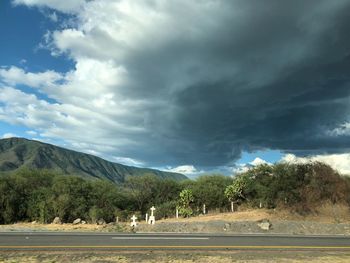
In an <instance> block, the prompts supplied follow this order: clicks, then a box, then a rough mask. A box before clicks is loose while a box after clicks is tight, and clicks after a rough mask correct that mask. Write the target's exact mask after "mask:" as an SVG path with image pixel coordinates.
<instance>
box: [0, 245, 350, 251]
mask: <svg viewBox="0 0 350 263" xmlns="http://www.w3.org/2000/svg"><path fill="white" fill-rule="evenodd" d="M40 248H41V249H49V248H56V249H58V248H106V249H107V248H118V249H135V248H139V249H142V248H143V249H147V248H150V249H157V248H158V249H160V248H169V249H176V248H181V249H335V250H336V249H345V250H348V249H349V250H350V246H334V247H332V246H88V245H86V246H75V245H73V246H0V249H40Z"/></svg>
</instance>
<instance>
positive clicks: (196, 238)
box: [112, 237, 209, 240]
mask: <svg viewBox="0 0 350 263" xmlns="http://www.w3.org/2000/svg"><path fill="white" fill-rule="evenodd" d="M112 239H122V240H124V239H131V240H132V239H144V240H148V239H152V240H158V239H165V240H209V237H112Z"/></svg>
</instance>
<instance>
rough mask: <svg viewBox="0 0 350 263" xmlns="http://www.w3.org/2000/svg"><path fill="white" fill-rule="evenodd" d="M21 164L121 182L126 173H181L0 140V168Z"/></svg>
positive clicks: (15, 167) (18, 140)
mask: <svg viewBox="0 0 350 263" xmlns="http://www.w3.org/2000/svg"><path fill="white" fill-rule="evenodd" d="M21 168H29V169H48V170H54V171H56V172H59V173H62V174H66V175H78V176H82V177H92V178H100V179H108V180H110V181H112V182H115V183H122V182H123V181H124V180H125V178H126V177H127V176H141V175H144V174H153V175H155V176H157V177H160V178H164V179H166V178H169V179H174V180H184V179H187V177H186V176H185V175H183V174H179V173H172V172H165V171H160V170H156V169H151V168H139V167H134V166H128V165H123V164H119V163H114V162H110V161H107V160H105V159H103V158H101V157H98V156H94V155H91V154H87V153H82V152H78V151H75V150H70V149H66V148H63V147H60V146H56V145H53V144H49V143H44V142H40V141H36V140H29V139H26V138H18V137H12V138H7V139H1V140H0V172H6V173H7V172H14V171H16V170H18V169H21Z"/></svg>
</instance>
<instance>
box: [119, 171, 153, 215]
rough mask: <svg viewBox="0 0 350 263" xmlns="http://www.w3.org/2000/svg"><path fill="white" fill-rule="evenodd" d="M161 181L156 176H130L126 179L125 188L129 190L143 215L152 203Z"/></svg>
mask: <svg viewBox="0 0 350 263" xmlns="http://www.w3.org/2000/svg"><path fill="white" fill-rule="evenodd" d="M158 180H159V179H158V178H157V177H156V176H155V175H151V174H146V175H143V176H129V177H127V178H126V181H125V183H124V186H126V187H127V188H128V189H129V194H130V195H131V196H132V198H133V199H134V200H135V201H136V204H137V209H138V210H139V211H141V213H145V212H146V210H147V209H148V207H147V206H149V204H150V202H151V201H152V200H153V197H154V193H155V192H156V189H157V181H158Z"/></svg>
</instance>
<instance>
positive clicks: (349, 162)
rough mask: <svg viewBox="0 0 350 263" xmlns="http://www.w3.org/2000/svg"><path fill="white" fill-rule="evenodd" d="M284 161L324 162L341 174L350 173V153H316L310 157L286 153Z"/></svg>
mask: <svg viewBox="0 0 350 263" xmlns="http://www.w3.org/2000/svg"><path fill="white" fill-rule="evenodd" d="M282 161H283V162H290V163H308V162H317V161H318V162H323V163H326V164H328V165H329V166H331V167H332V168H333V169H335V170H337V171H338V172H339V173H341V174H345V175H350V153H343V154H325V155H314V156H308V157H298V156H295V155H294V154H286V155H285V156H283V157H282Z"/></svg>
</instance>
